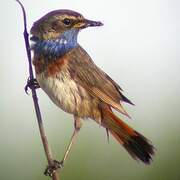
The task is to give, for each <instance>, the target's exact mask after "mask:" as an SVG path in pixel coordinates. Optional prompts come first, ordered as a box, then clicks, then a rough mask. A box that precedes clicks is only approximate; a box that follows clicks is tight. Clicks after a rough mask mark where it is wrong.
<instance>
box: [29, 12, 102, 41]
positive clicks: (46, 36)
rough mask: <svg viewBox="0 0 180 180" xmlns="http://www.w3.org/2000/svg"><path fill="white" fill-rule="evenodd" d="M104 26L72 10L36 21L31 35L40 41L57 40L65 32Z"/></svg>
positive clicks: (53, 13) (55, 13)
mask: <svg viewBox="0 0 180 180" xmlns="http://www.w3.org/2000/svg"><path fill="white" fill-rule="evenodd" d="M102 25H103V24H102V23H101V22H99V21H91V20H87V19H85V18H84V17H83V16H82V15H81V14H79V13H77V12H75V11H71V10H56V11H52V12H50V13H48V14H46V15H45V16H43V17H42V18H40V19H39V20H38V21H36V22H35V23H34V24H33V26H32V28H31V34H32V35H33V38H37V39H39V40H55V39H57V38H59V37H61V35H64V33H65V32H69V34H68V35H70V34H71V32H72V33H73V32H76V33H75V34H78V32H79V30H81V29H84V28H87V27H91V26H102Z"/></svg>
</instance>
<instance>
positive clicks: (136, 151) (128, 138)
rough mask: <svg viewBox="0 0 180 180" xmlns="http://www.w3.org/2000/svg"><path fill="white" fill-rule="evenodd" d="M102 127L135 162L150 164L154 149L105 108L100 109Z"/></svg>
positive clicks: (141, 136) (142, 137)
mask: <svg viewBox="0 0 180 180" xmlns="http://www.w3.org/2000/svg"><path fill="white" fill-rule="evenodd" d="M102 115H103V119H102V125H103V126H104V127H105V128H106V129H108V130H109V132H110V133H111V134H112V135H113V136H114V137H115V139H116V140H117V141H118V142H119V143H120V144H121V145H122V146H123V147H124V148H125V149H126V150H127V151H128V152H129V154H130V155H131V156H132V157H133V158H134V159H136V160H141V161H142V162H144V163H145V164H150V162H151V160H152V156H153V154H154V147H153V145H151V143H150V142H149V141H148V140H147V139H146V138H145V137H144V136H143V135H141V134H140V133H138V132H137V131H135V130H134V129H132V128H131V127H129V126H128V125H127V124H126V123H124V122H123V121H122V120H121V119H120V118H119V117H117V116H116V115H115V114H114V113H113V112H112V110H111V109H110V108H109V107H107V106H105V107H104V108H103V109H102Z"/></svg>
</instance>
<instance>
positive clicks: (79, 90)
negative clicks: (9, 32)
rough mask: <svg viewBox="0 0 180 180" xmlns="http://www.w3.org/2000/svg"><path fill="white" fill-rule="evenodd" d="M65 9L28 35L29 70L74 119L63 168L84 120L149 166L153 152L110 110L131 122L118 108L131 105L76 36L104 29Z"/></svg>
mask: <svg viewBox="0 0 180 180" xmlns="http://www.w3.org/2000/svg"><path fill="white" fill-rule="evenodd" d="M102 25H103V23H102V22H100V21H92V20H88V19H86V18H85V17H84V16H83V15H82V14H80V13H78V12H76V11H73V10H68V9H58V10H54V11H51V12H49V13H47V14H45V15H44V16H43V17H41V18H40V19H39V20H37V21H35V22H34V23H33V25H32V28H31V30H30V33H31V41H32V47H31V49H32V51H33V65H34V67H35V73H36V80H37V82H38V84H39V86H40V88H41V89H43V90H44V91H45V93H46V94H47V95H48V96H49V98H50V99H51V100H52V101H53V102H54V104H55V105H57V106H58V107H59V108H61V109H62V110H63V111H65V112H67V113H70V114H72V115H73V117H74V132H73V135H72V137H71V141H70V143H69V145H68V147H67V150H66V152H65V155H64V158H63V160H62V162H63V163H64V162H65V160H66V158H67V156H68V154H69V151H70V150H71V147H72V144H73V143H74V142H75V140H76V138H77V134H78V132H79V131H80V128H81V126H82V121H83V120H84V119H91V120H94V121H95V122H96V123H98V124H99V125H100V126H102V127H104V128H105V130H106V131H107V135H108V137H109V135H110V134H111V135H112V136H113V137H114V138H115V139H116V140H117V141H118V142H119V144H121V145H122V146H123V147H124V148H125V150H127V152H128V153H129V154H130V155H131V156H132V158H134V159H135V160H138V161H141V162H143V163H145V164H150V163H151V162H152V158H153V155H154V146H153V145H152V143H151V142H150V141H149V140H148V139H147V138H146V137H144V136H143V135H142V134H141V133H139V132H138V131H136V130H134V129H133V128H132V127H130V126H129V125H128V124H126V123H125V122H124V121H123V120H122V119H121V118H120V117H118V116H117V115H115V113H114V112H113V110H116V111H118V112H120V113H121V114H122V115H124V116H127V117H130V116H129V114H128V113H127V111H126V110H125V109H124V108H123V105H122V103H128V104H131V105H134V104H133V103H132V102H131V101H130V100H129V99H128V98H127V97H126V96H124V95H123V93H122V88H121V87H120V86H119V85H118V83H116V82H115V81H114V80H113V79H112V78H111V77H110V76H108V75H107V74H106V73H105V72H104V71H103V70H102V69H100V68H99V67H98V66H97V65H96V64H95V63H94V62H93V60H92V59H91V57H90V56H89V55H88V53H87V52H86V51H85V50H84V49H83V48H82V47H81V45H80V44H79V43H78V34H79V32H80V31H81V30H83V29H85V28H88V27H96V26H102Z"/></svg>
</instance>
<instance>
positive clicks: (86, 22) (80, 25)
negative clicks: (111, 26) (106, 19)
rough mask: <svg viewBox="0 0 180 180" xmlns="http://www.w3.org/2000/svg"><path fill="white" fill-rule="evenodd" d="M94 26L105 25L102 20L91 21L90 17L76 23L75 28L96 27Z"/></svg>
mask: <svg viewBox="0 0 180 180" xmlns="http://www.w3.org/2000/svg"><path fill="white" fill-rule="evenodd" d="M94 26H103V23H102V22H100V21H91V20H88V19H84V20H83V21H80V22H78V23H77V24H75V25H74V27H75V28H79V29H84V28H87V27H94Z"/></svg>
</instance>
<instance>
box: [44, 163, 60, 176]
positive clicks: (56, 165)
mask: <svg viewBox="0 0 180 180" xmlns="http://www.w3.org/2000/svg"><path fill="white" fill-rule="evenodd" d="M62 167H63V161H61V162H59V161H56V160H54V161H53V164H51V165H48V166H47V168H46V169H45V171H44V175H46V176H50V177H52V174H53V173H54V172H55V171H56V170H57V169H61V168H62Z"/></svg>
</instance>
